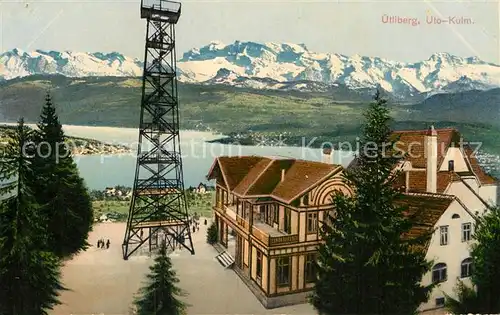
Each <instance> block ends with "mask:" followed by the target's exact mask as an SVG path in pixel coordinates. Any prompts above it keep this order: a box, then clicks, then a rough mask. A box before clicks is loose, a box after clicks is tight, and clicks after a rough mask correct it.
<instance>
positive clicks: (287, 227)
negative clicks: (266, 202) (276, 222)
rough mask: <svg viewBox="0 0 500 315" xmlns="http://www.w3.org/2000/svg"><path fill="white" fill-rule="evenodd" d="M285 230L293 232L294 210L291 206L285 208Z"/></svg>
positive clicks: (288, 232)
mask: <svg viewBox="0 0 500 315" xmlns="http://www.w3.org/2000/svg"><path fill="white" fill-rule="evenodd" d="M284 221H285V222H284V226H283V231H285V233H287V234H290V233H292V210H290V208H285V220H284Z"/></svg>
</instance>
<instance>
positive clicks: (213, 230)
mask: <svg viewBox="0 0 500 315" xmlns="http://www.w3.org/2000/svg"><path fill="white" fill-rule="evenodd" d="M217 239H218V231H217V225H216V224H215V222H212V224H210V226H209V227H208V229H207V243H208V244H210V245H214V244H215V243H217Z"/></svg>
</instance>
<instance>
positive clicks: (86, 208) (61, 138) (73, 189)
mask: <svg viewBox="0 0 500 315" xmlns="http://www.w3.org/2000/svg"><path fill="white" fill-rule="evenodd" d="M45 101H46V102H45V106H44V107H43V109H42V114H41V116H40V123H39V124H38V131H37V133H36V136H35V143H36V147H37V153H36V154H35V158H34V162H33V168H34V170H35V172H36V176H37V177H43V178H45V181H33V185H32V187H31V188H32V189H33V192H34V195H35V198H36V200H37V202H38V203H40V204H42V205H45V207H44V209H45V213H44V215H45V216H46V218H47V232H48V238H49V239H48V246H49V249H50V250H51V251H53V252H54V253H55V254H56V255H57V256H59V257H68V256H70V255H72V254H75V253H77V252H79V251H80V250H82V249H85V248H86V247H87V246H88V243H87V237H88V233H89V232H90V231H91V229H92V223H93V212H92V201H91V198H90V195H89V192H88V190H87V187H86V186H85V183H84V181H83V179H82V178H81V177H80V175H79V172H78V169H77V167H76V164H75V163H74V161H73V158H72V156H71V148H70V147H69V146H68V145H67V142H66V137H65V135H64V132H63V130H62V125H61V123H60V122H59V118H58V116H57V114H56V110H55V107H54V105H53V104H52V100H51V97H50V95H49V94H47V96H46V100H45Z"/></svg>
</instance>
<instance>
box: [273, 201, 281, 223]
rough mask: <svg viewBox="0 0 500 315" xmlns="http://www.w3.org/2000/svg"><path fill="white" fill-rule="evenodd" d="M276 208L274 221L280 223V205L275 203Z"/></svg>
mask: <svg viewBox="0 0 500 315" xmlns="http://www.w3.org/2000/svg"><path fill="white" fill-rule="evenodd" d="M273 207H274V209H273V212H274V215H273V220H274V221H273V222H274V223H276V224H279V219H280V207H279V206H278V205H273Z"/></svg>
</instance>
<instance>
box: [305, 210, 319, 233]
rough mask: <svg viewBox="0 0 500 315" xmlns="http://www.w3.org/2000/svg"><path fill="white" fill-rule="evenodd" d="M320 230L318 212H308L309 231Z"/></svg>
mask: <svg viewBox="0 0 500 315" xmlns="http://www.w3.org/2000/svg"><path fill="white" fill-rule="evenodd" d="M317 230H318V213H316V212H315V213H308V214H307V233H316V231H317Z"/></svg>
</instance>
